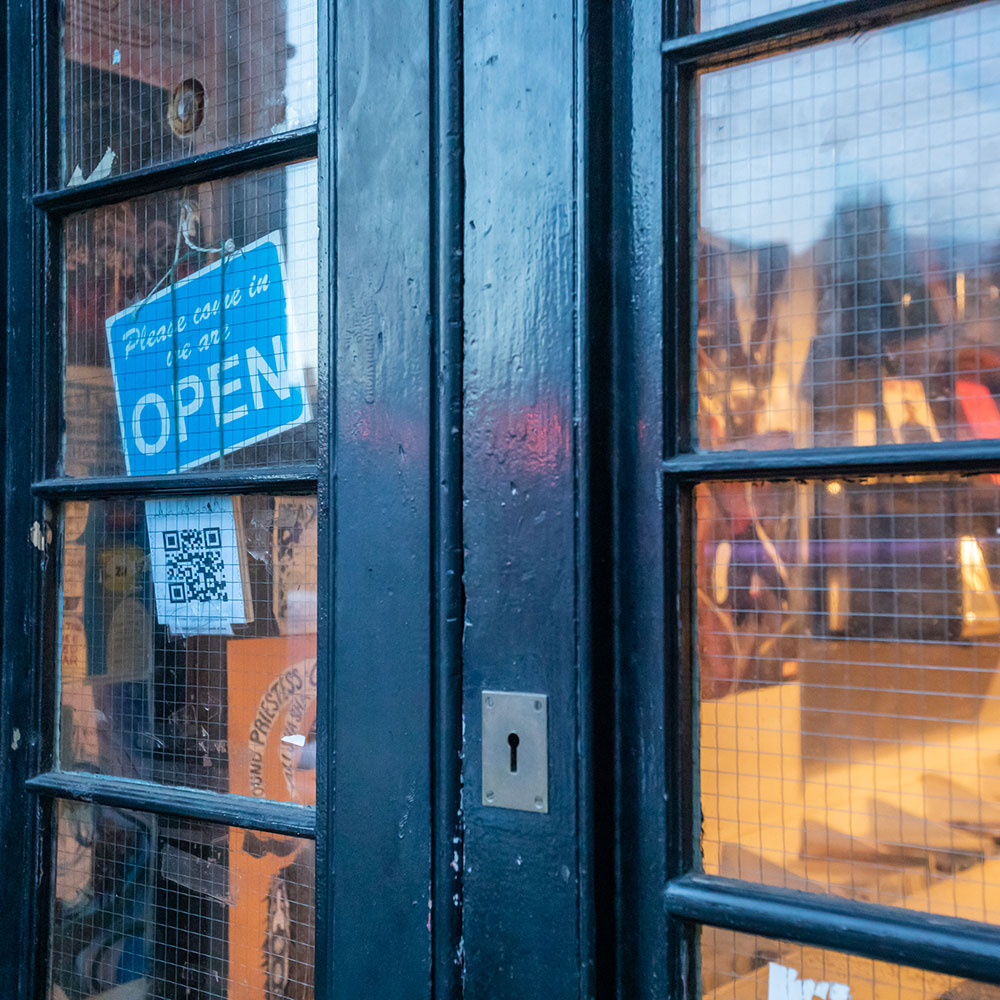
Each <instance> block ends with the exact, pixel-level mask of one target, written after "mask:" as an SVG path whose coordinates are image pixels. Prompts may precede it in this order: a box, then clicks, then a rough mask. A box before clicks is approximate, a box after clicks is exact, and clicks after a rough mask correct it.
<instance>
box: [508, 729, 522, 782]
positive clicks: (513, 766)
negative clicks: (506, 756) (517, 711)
mask: <svg viewBox="0 0 1000 1000" xmlns="http://www.w3.org/2000/svg"><path fill="white" fill-rule="evenodd" d="M520 742H521V739H520V737H519V736H518V735H517V733H511V734H510V735H509V736H508V737H507V743H508V744H509V745H510V773H511V774H517V745H518V743H520Z"/></svg>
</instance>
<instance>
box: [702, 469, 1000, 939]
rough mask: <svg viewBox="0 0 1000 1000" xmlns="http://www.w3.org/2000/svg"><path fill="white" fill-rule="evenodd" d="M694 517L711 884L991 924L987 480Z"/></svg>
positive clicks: (998, 678)
mask: <svg viewBox="0 0 1000 1000" xmlns="http://www.w3.org/2000/svg"><path fill="white" fill-rule="evenodd" d="M696 506H697V529H696V530H697V547H696V553H697V563H696V578H697V657H698V672H699V681H700V689H701V706H700V731H701V753H700V775H701V778H700V781H701V806H702V812H703V836H702V851H703V863H704V867H705V870H706V871H708V872H710V873H715V874H721V875H726V876H730V877H732V878H741V879H748V880H751V881H754V882H763V883H767V884H771V885H778V886H784V887H787V888H794V889H801V890H804V891H815V892H821V893H832V894H835V895H839V896H846V897H850V898H854V899H863V900H868V901H871V902H877V903H884V904H890V905H895V906H902V907H907V908H910V909H914V910H921V911H930V912H934V913H940V914H945V915H950V916H958V917H966V918H969V919H974V920H982V921H988V922H996V923H1000V848H998V839H1000V753H998V747H1000V590H998V586H1000V477H998V476H993V475H984V476H975V477H969V478H958V477H953V478H947V477H938V478H924V479H919V478H917V477H896V478H893V477H878V478H871V479H866V480H858V481H844V480H831V481H826V482H817V481H810V482H805V483H780V484H763V483H757V484H742V483H717V484H711V485H708V484H703V485H701V486H699V487H698V489H697V495H696Z"/></svg>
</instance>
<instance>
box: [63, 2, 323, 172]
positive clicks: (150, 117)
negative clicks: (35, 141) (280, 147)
mask: <svg viewBox="0 0 1000 1000" xmlns="http://www.w3.org/2000/svg"><path fill="white" fill-rule="evenodd" d="M316 11H317V4H316V0H67V2H66V3H65V4H64V5H63V19H64V20H63V55H64V62H63V85H64V89H63V102H64V103H63V130H62V137H63V150H62V154H63V161H62V177H61V178H60V183H61V184H68V185H71V186H72V185H75V184H82V183H85V182H87V181H92V180H100V179H103V178H105V177H108V176H113V175H115V174H119V173H124V172H127V171H131V170H136V169H138V168H140V167H147V166H151V165H155V164H161V163H166V162H169V161H171V160H176V159H179V158H181V157H187V156H192V155H194V154H196V153H203V152H207V151H209V150H214V149H219V148H221V147H225V146H230V145H233V144H236V143H240V142H245V141H248V140H251V139H260V138H263V137H265V136H269V135H276V134H279V133H282V132H286V131H289V130H291V129H297V128H301V127H303V126H307V125H310V124H313V123H315V121H316V107H317V104H316V92H317V89H316V73H317V36H318V32H317V20H316V18H317V14H316Z"/></svg>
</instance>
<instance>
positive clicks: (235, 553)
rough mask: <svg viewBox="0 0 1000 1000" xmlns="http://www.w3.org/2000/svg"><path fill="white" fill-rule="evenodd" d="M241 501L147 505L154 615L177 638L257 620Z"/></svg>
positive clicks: (218, 498)
mask: <svg viewBox="0 0 1000 1000" xmlns="http://www.w3.org/2000/svg"><path fill="white" fill-rule="evenodd" d="M242 520H243V519H242V514H241V511H240V504H239V497H225V496H208V497H184V498H182V499H177V500H173V499H169V500H168V499H164V500H147V501H146V530H147V531H148V532H149V555H150V563H151V565H152V570H153V590H154V592H155V595H156V617H157V619H158V620H159V622H160V624H161V625H166V626H167V627H168V628H169V629H170V631H171V632H173V633H174V634H175V635H232V634H233V630H232V627H231V626H232V625H234V624H238V625H245V624H247V623H248V622H250V621H252V620H253V612H252V603H251V600H250V594H249V581H248V578H247V567H246V554H245V549H246V546H245V545H244V544H243V531H242Z"/></svg>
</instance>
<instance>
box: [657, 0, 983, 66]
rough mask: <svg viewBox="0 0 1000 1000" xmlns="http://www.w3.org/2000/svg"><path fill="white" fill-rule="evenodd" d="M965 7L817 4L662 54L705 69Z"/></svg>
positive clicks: (945, 3) (846, 1)
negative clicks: (734, 60)
mask: <svg viewBox="0 0 1000 1000" xmlns="http://www.w3.org/2000/svg"><path fill="white" fill-rule="evenodd" d="M960 6H964V3H963V2H961V0H884V2H881V3H872V0H838V2H835V3H830V2H827V0H816V2H814V3H809V4H804V5H802V6H800V7H794V8H792V9H791V10H784V11H780V12H778V13H774V14H765V15H763V16H761V17H755V18H752V19H750V20H748V21H737V22H735V23H733V24H727V25H725V26H723V27H720V28H713V29H712V30H711V31H704V32H701V33H699V34H691V35H681V36H680V37H678V38H672V39H669V40H668V41H665V42H664V43H663V46H662V48H663V53H664V55H666V56H668V57H669V58H670V59H671V60H672V61H675V62H680V63H684V62H694V61H698V62H699V63H700V64H702V65H711V64H713V63H718V62H726V61H729V60H730V59H732V58H733V57H736V56H738V57H739V58H740V59H746V58H750V57H751V56H753V55H756V54H759V53H760V52H762V51H771V50H774V49H776V48H788V47H790V46H793V45H803V44H809V43H811V42H817V41H821V40H823V39H825V38H830V37H831V36H834V35H842V34H856V33H860V32H862V31H870V30H871V29H873V28H878V27H881V26H883V25H888V24H898V23H899V22H900V21H903V20H906V19H907V18H911V17H919V16H921V15H922V14H927V13H930V12H932V11H939V10H947V9H948V8H951V7H960Z"/></svg>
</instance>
